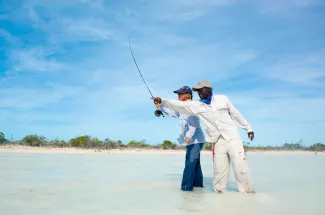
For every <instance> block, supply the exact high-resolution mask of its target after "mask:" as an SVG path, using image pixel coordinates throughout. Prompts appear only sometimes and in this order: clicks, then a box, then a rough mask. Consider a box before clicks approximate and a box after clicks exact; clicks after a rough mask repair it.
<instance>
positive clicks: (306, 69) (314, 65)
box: [264, 51, 325, 87]
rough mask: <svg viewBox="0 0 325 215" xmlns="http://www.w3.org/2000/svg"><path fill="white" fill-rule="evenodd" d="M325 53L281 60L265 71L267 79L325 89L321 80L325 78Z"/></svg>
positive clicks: (319, 52) (317, 52)
mask: <svg viewBox="0 0 325 215" xmlns="http://www.w3.org/2000/svg"><path fill="white" fill-rule="evenodd" d="M324 62H325V55H324V53H323V51H316V52H314V53H306V54H304V55H300V56H291V57H287V58H284V59H281V60H279V61H278V62H276V63H274V64H273V65H272V66H271V67H269V68H267V69H265V70H264V74H265V76H266V77H268V78H271V79H276V80H280V81H284V82H287V83H292V84H296V85H300V86H311V87H324V85H323V83H320V82H319V81H318V80H319V78H323V77H325V63H324Z"/></svg>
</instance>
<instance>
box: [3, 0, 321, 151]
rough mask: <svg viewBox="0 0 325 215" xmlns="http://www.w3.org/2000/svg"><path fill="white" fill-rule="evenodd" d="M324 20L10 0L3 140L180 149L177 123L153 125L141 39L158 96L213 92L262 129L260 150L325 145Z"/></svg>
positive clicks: (212, 2)
mask: <svg viewBox="0 0 325 215" xmlns="http://www.w3.org/2000/svg"><path fill="white" fill-rule="evenodd" d="M324 11H325V2H324V1H319V0H286V1H281V0H273V1H270V0H268V1H267V0H178V1H171V0H155V1H152V0H132V1H131V0H123V1H122V0H120V1H109V0H69V1H67V0H48V1H43V0H2V1H0V131H2V132H3V133H5V135H6V137H7V138H9V139H10V137H11V135H12V137H13V139H14V140H19V139H21V138H23V137H24V136H25V135H29V134H37V135H43V136H45V137H47V138H48V139H54V138H58V139H63V140H69V139H70V138H74V137H76V136H80V135H90V136H92V137H97V138H99V139H102V140H104V139H105V138H110V139H112V140H122V141H123V142H124V143H127V142H128V141H130V140H145V141H146V142H147V143H148V144H159V143H161V142H162V141H163V140H166V139H167V140H171V141H173V142H176V138H177V137H178V135H179V122H178V119H177V118H172V117H165V118H162V117H159V118H158V117H155V116H154V114H153V113H154V111H155V106H154V105H153V102H152V100H151V99H150V98H151V95H150V94H149V92H148V90H147V88H146V86H145V85H144V83H143V82H142V79H141V77H140V75H139V73H138V70H137V68H136V66H135V64H134V62H133V59H132V55H131V53H130V49H129V45H128V39H129V34H130V32H135V33H134V34H133V35H132V38H131V45H132V48H133V52H134V55H135V58H136V61H137V63H138V66H139V68H140V70H141V72H142V75H143V77H144V78H145V80H146V82H147V84H148V86H149V88H150V90H151V91H152V93H153V94H154V96H160V97H164V98H170V99H177V95H176V94H174V93H173V91H174V90H175V89H178V88H179V87H181V86H184V85H188V86H190V87H192V86H194V85H196V84H197V83H198V82H199V81H210V82H211V84H212V86H213V92H214V94H224V95H226V96H228V97H229V99H230V100H231V102H232V103H233V104H234V105H235V106H236V108H237V109H238V110H239V111H240V112H241V113H242V114H243V116H244V117H245V118H246V119H247V121H248V122H249V123H250V125H251V126H252V128H253V130H254V132H255V140H254V141H253V142H252V143H251V145H260V146H267V145H271V146H275V145H282V144H283V143H285V142H289V143H295V142H298V141H299V140H300V139H302V141H303V144H305V145H311V144H313V143H317V142H322V143H325V132H324V128H325V111H324V110H325V109H324V107H325V37H324V35H325V13H324ZM194 99H196V100H198V99H199V98H198V96H197V94H194ZM240 132H241V134H242V137H243V141H244V142H248V138H247V134H246V133H245V131H244V130H242V129H240Z"/></svg>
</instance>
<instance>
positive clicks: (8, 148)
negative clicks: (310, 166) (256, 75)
mask: <svg viewBox="0 0 325 215" xmlns="http://www.w3.org/2000/svg"><path fill="white" fill-rule="evenodd" d="M0 152H20V153H60V154H61V153H67V154H185V149H177V150H171V149H168V150H165V149H144V148H139V149H136V148H126V149H86V148H68V147H63V148H56V147H32V146H23V145H1V146H0ZM201 154H211V151H209V150H202V152H201ZM247 154H279V155H284V154H303V155H308V154H310V155H315V154H317V155H325V151H321V152H315V151H306V150H248V151H247Z"/></svg>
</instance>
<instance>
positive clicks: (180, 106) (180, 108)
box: [161, 99, 197, 115]
mask: <svg viewBox="0 0 325 215" xmlns="http://www.w3.org/2000/svg"><path fill="white" fill-rule="evenodd" d="M161 104H162V105H164V106H165V107H167V108H170V109H172V110H174V111H177V112H179V113H183V114H187V115H196V114H197V112H196V111H195V108H194V107H193V106H192V104H191V101H187V102H184V101H179V100H171V99H161Z"/></svg>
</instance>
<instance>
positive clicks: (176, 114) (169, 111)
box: [159, 104, 179, 117]
mask: <svg viewBox="0 0 325 215" xmlns="http://www.w3.org/2000/svg"><path fill="white" fill-rule="evenodd" d="M159 109H160V110H161V111H162V112H164V113H165V114H167V115H168V116H172V117H179V113H177V112H176V111H174V110H172V109H169V108H166V107H164V106H163V105H162V104H160V105H159Z"/></svg>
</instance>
